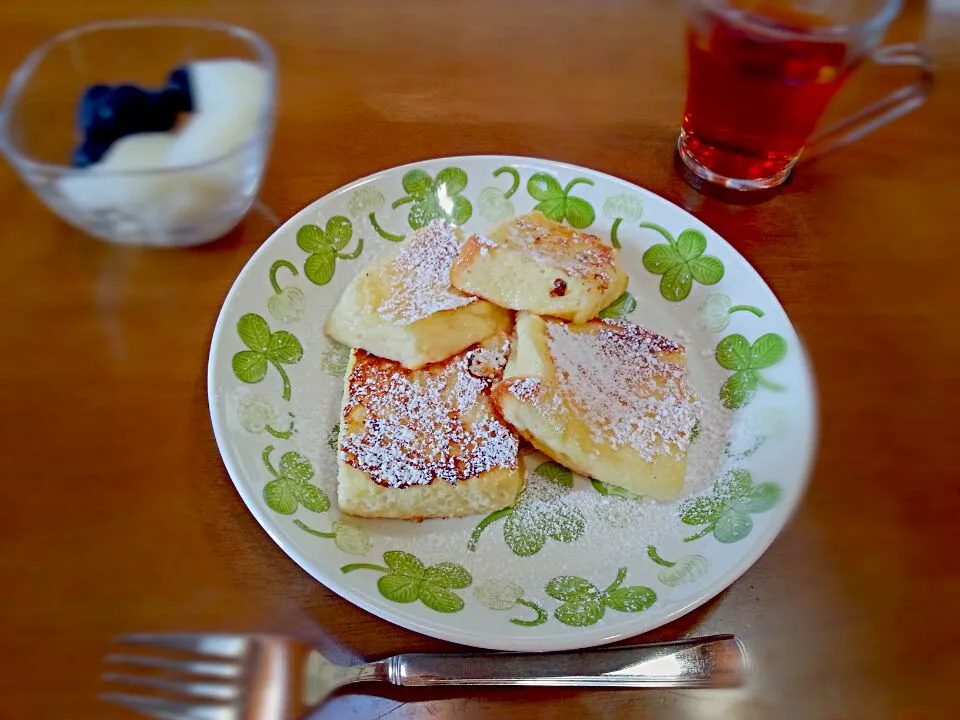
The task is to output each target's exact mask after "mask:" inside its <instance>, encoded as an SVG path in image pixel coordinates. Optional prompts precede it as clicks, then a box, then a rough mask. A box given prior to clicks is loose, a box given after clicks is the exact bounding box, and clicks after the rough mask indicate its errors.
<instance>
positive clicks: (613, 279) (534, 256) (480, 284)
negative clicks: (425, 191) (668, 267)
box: [451, 211, 627, 323]
mask: <svg viewBox="0 0 960 720" xmlns="http://www.w3.org/2000/svg"><path fill="white" fill-rule="evenodd" d="M451 280H452V283H453V286H454V287H455V288H457V289H459V290H462V291H463V292H465V293H470V294H472V295H478V296H479V297H482V298H485V299H486V300H489V301H490V302H492V303H495V304H497V305H500V306H501V307H506V308H511V309H513V310H527V311H529V312H533V313H537V314H538V315H551V316H553V317H558V318H562V319H564V320H572V321H574V322H578V323H582V322H586V321H587V320H589V319H590V318H592V317H595V316H596V315H597V313H599V312H600V311H601V310H602V309H603V308H605V307H606V306H607V305H609V304H610V303H612V302H613V301H614V300H616V299H617V297H619V295H620V294H621V293H622V292H623V291H624V290H625V289H626V287H627V275H626V273H625V272H624V270H623V267H622V266H621V264H620V256H619V253H618V252H617V251H616V250H615V249H613V248H612V247H610V246H609V245H606V244H604V243H603V241H602V240H600V238H598V237H596V236H595V235H591V234H589V233H585V232H581V231H579V230H574V229H573V228H571V227H569V226H567V225H564V224H562V223H558V222H554V221H553V220H551V219H549V218H548V217H547V216H546V215H544V214H543V213H541V212H537V211H534V212H531V213H528V214H527V215H522V216H520V217H517V218H514V219H512V220H508V221H507V222H505V223H503V224H502V225H500V226H498V227H497V228H495V229H494V230H493V231H492V232H490V233H489V234H488V235H487V236H485V237H484V236H479V235H473V236H471V237H470V238H469V239H468V240H467V242H465V243H464V244H463V247H461V248H460V252H459V254H458V255H457V259H456V262H455V263H454V265H453V271H452V273H451Z"/></svg>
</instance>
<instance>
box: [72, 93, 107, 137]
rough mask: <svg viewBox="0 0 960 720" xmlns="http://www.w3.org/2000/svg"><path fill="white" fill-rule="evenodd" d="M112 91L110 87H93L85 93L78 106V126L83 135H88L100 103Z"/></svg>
mask: <svg viewBox="0 0 960 720" xmlns="http://www.w3.org/2000/svg"><path fill="white" fill-rule="evenodd" d="M110 90H111V88H110V86H109V85H91V86H90V87H88V88H87V89H86V90H85V91H84V93H83V95H82V96H81V98H80V104H79V105H78V106H77V124H78V125H79V127H80V132H81V134H83V135H86V134H87V133H88V132H89V130H90V126H91V125H92V124H93V121H94V118H95V117H96V114H97V108H98V106H99V104H100V101H101V99H102V98H103V97H104V96H106V95H108V94H109V93H110Z"/></svg>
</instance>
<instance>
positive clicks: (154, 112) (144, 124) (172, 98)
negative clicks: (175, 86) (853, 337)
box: [139, 90, 180, 132]
mask: <svg viewBox="0 0 960 720" xmlns="http://www.w3.org/2000/svg"><path fill="white" fill-rule="evenodd" d="M179 114H180V97H179V96H178V95H177V93H176V92H172V91H170V90H160V91H158V92H152V93H150V96H149V100H148V101H147V104H146V107H145V108H144V114H143V116H142V117H141V118H140V121H141V122H140V130H139V132H167V131H168V130H170V129H171V128H172V127H173V126H174V125H175V124H176V122H177V115H179Z"/></svg>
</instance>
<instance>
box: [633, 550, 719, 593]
mask: <svg viewBox="0 0 960 720" xmlns="http://www.w3.org/2000/svg"><path fill="white" fill-rule="evenodd" d="M647 556H648V557H649V558H650V559H651V560H653V561H654V562H655V563H656V564H657V565H659V566H660V567H662V568H663V569H662V570H661V571H660V572H659V573H658V574H657V579H658V580H660V582H662V583H663V584H664V585H666V586H667V587H676V586H677V585H682V584H684V583H690V582H694V581H696V580H699V579H700V578H702V577H703V576H704V575H706V574H707V569H708V568H709V562H708V561H707V559H706V558H705V557H704V556H703V555H685V556H684V557H682V558H680V559H679V560H677V561H676V562H670V561H669V560H664V559H663V558H662V557H660V554H659V553H658V552H657V548H656V547H654V546H653V545H647Z"/></svg>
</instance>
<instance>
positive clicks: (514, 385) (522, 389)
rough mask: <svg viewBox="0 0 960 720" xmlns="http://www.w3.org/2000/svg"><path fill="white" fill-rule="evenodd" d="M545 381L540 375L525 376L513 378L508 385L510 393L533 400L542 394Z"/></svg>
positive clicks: (522, 398) (521, 398)
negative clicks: (541, 390)
mask: <svg viewBox="0 0 960 720" xmlns="http://www.w3.org/2000/svg"><path fill="white" fill-rule="evenodd" d="M542 387H543V382H542V381H541V380H540V378H538V377H525V378H520V379H518V380H511V381H510V384H509V386H508V388H509V390H510V394H511V395H513V396H514V397H516V398H518V399H520V400H524V401H527V402H531V401H533V400H535V399H536V398H537V396H538V395H539V394H540V389H541V388H542Z"/></svg>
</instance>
